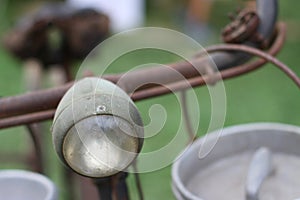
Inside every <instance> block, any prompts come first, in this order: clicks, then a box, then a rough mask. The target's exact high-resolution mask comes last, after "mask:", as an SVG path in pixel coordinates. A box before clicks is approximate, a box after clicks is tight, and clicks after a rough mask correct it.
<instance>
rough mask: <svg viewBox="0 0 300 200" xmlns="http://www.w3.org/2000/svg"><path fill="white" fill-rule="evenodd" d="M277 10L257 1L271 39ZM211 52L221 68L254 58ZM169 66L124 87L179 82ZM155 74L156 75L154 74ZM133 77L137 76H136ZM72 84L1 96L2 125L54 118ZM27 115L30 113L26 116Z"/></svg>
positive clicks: (179, 66) (188, 70)
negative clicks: (157, 82)
mask: <svg viewBox="0 0 300 200" xmlns="http://www.w3.org/2000/svg"><path fill="white" fill-rule="evenodd" d="M277 9H278V5H277V0H269V1H265V0H257V12H258V15H259V17H260V24H259V27H258V34H259V35H260V36H261V37H262V38H263V39H264V40H270V39H271V36H272V33H273V31H274V26H275V22H276V19H277V12H278V11H277ZM244 44H245V45H249V46H255V47H257V46H258V44H257V43H255V42H250V41H245V42H244ZM209 55H210V57H211V58H212V60H213V61H214V62H215V64H216V65H217V68H218V69H219V70H220V71H222V70H225V69H228V68H231V67H233V66H235V65H239V64H240V63H241V62H242V63H244V62H246V61H247V60H248V59H249V58H250V56H249V55H248V54H246V53H233V52H228V51H222V52H213V53H211V54H209ZM208 59H209V58H207V57H206V58H204V59H202V60H201V59H200V60H199V62H203V63H205V62H210V61H208ZM170 67H172V68H173V69H175V70H177V71H178V72H179V73H181V74H182V75H183V76H184V77H185V78H197V77H198V76H200V74H199V72H196V73H195V68H194V67H193V66H191V64H190V63H189V62H179V63H175V64H171V65H170ZM165 69H166V68H161V67H154V68H146V69H142V70H139V71H133V72H130V73H129V75H127V79H123V80H122V81H123V82H122V83H121V84H120V85H121V87H122V86H123V87H122V88H123V89H125V90H126V91H127V92H132V90H133V89H134V88H135V87H136V86H137V85H139V84H141V83H142V82H143V81H146V82H147V83H148V82H155V80H160V82H161V80H165V81H166V83H174V82H176V81H178V80H176V78H174V77H173V78H172V77H171V78H168V77H169V75H168V74H167V73H164V72H165ZM151 74H155V76H151ZM121 76H122V74H115V75H104V76H103V77H102V78H104V79H107V80H110V81H112V82H114V83H116V82H118V80H119V78H120V77H121ZM132 77H134V79H132ZM72 84H73V83H67V84H66V85H63V86H60V87H57V88H53V89H47V90H40V91H34V92H30V93H27V94H23V95H19V96H13V97H7V98H3V99H0V105H1V107H0V127H1V125H2V127H5V126H4V125H5V123H6V122H7V121H4V120H9V118H8V117H11V118H13V117H14V118H16V117H19V118H20V122H22V120H23V119H24V118H26V116H27V117H28V115H31V117H33V119H36V121H38V120H46V119H50V118H52V117H53V114H54V110H55V108H56V106H57V105H58V103H59V101H60V99H61V98H62V96H63V95H64V93H65V92H66V91H67V90H68V89H69V88H70V87H71V86H72ZM142 92H143V91H142ZM137 99H139V98H137ZM140 99H142V98H140ZM140 99H139V100H140ZM41 111H44V112H41ZM28 113H30V114H28ZM25 114H27V115H26V116H25ZM22 115H24V116H22ZM22 117H23V118H22ZM1 118H2V119H1ZM3 118H8V119H3ZM1 121H2V123H1ZM23 122H24V121H23ZM20 124H23V123H20Z"/></svg>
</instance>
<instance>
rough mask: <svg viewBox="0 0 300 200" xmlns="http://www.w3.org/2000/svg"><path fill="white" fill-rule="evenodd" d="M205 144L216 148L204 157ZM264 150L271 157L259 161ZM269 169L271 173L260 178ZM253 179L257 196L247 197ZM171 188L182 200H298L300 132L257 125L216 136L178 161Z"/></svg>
mask: <svg viewBox="0 0 300 200" xmlns="http://www.w3.org/2000/svg"><path fill="white" fill-rule="evenodd" d="M220 131H221V132H220ZM204 142H205V147H212V146H213V148H212V149H211V151H209V153H208V154H207V155H206V156H204V157H200V156H199V155H200V154H199V151H200V149H201V146H202V145H203V143H204ZM202 147H203V146H202ZM205 147H203V148H205ZM261 148H264V149H267V150H268V152H269V154H268V153H267V154H266V151H265V154H264V155H258V156H257V154H260V153H257V151H260V150H259V149H261ZM266 155H267V156H266ZM254 157H255V158H254ZM257 157H258V161H257V160H255V159H257ZM259 157H260V158H259ZM268 160H269V161H268ZM268 162H269V163H268ZM253 163H254V164H253ZM266 164H269V165H270V166H271V167H270V169H269V172H268V173H265V174H264V173H261V172H263V170H265V169H266V166H269V165H266ZM250 166H252V167H250ZM257 167H258V168H257ZM264 167H265V168H264ZM253 169H254V170H253ZM257 169H258V170H257ZM255 170H256V171H255ZM257 171H258V173H257ZM258 175H260V176H263V175H266V176H265V177H264V178H261V179H260V177H258V178H257V176H258ZM255 176H256V177H255ZM255 178H256V179H257V180H254V184H256V183H255V181H256V182H257V183H259V184H258V186H257V188H256V189H257V191H256V192H257V194H256V195H257V196H256V197H253V196H252V197H249V194H248V193H249V189H248V188H250V190H251V187H252V186H251V184H253V180H251V179H255ZM249 179H250V180H249ZM251 181H252V183H251ZM249 182H250V186H249V185H247V184H249ZM246 188H247V190H246ZM252 188H253V187H252ZM172 189H173V193H174V195H175V197H176V199H178V200H248V199H259V200H296V199H300V128H299V127H297V126H292V125H286V124H278V123H254V124H245V125H238V126H233V127H229V128H225V129H222V130H218V131H214V132H213V133H210V134H208V135H207V138H206V139H205V137H203V138H200V139H198V140H196V141H195V142H194V143H193V144H192V145H191V146H190V147H189V148H187V149H186V150H185V151H184V152H183V153H182V154H181V155H180V156H179V157H178V159H177V160H176V162H175V163H174V164H173V167H172ZM247 195H248V196H247Z"/></svg>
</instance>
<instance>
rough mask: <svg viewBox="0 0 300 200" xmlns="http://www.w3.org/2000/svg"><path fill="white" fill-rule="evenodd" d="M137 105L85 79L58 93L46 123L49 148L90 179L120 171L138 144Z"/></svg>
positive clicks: (118, 91)
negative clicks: (49, 132) (49, 121)
mask: <svg viewBox="0 0 300 200" xmlns="http://www.w3.org/2000/svg"><path fill="white" fill-rule="evenodd" d="M143 135H144V132H143V123H142V119H141V117H140V114H139V112H138V110H137V107H136V106H135V104H134V103H133V101H132V100H131V99H130V97H129V96H128V95H127V94H126V93H125V92H124V91H123V90H122V89H121V88H119V87H118V86H116V85H114V84H113V83H111V82H109V81H106V80H103V79H100V78H85V79H83V80H81V81H79V82H77V83H76V84H74V86H73V87H72V88H70V89H69V91H68V92H67V93H66V94H65V95H64V97H63V98H62V100H61V102H60V103H59V105H58V108H57V111H56V113H55V117H54V120H53V126H52V137H53V143H54V147H55V150H56V152H57V154H58V156H59V157H60V159H61V160H62V161H63V162H64V163H65V164H66V165H67V166H69V167H70V168H72V169H73V170H74V171H76V172H77V173H79V174H81V175H84V176H88V177H94V178H100V177H107V176H111V175H114V174H116V173H118V172H120V171H123V170H125V169H126V168H127V167H128V166H129V165H130V164H131V163H132V162H133V161H134V159H135V158H136V156H137V155H138V153H139V152H140V150H141V148H142V144H143Z"/></svg>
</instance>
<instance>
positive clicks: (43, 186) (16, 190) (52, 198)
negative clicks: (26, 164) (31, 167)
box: [0, 170, 58, 200]
mask: <svg viewBox="0 0 300 200" xmlns="http://www.w3.org/2000/svg"><path fill="white" fill-rule="evenodd" d="M0 200H58V195H57V190H56V187H55V185H54V184H53V183H52V181H50V180H49V179H48V178H47V177H45V176H43V175H41V174H38V173H34V172H29V171H24V170H1V171H0Z"/></svg>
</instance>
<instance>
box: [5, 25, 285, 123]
mask: <svg viewBox="0 0 300 200" xmlns="http://www.w3.org/2000/svg"><path fill="white" fill-rule="evenodd" d="M285 32H286V28H285V25H284V24H283V23H280V24H279V25H278V33H277V38H276V40H275V41H274V42H273V45H272V47H271V48H270V49H269V51H268V53H270V54H271V55H276V54H277V53H278V52H279V50H280V48H281V47H282V46H283V43H284V39H285ZM213 50H214V51H217V49H213ZM266 62H267V61H265V60H264V59H260V60H258V61H255V62H253V63H249V64H245V65H241V66H237V67H233V68H230V69H227V70H223V71H221V77H222V79H228V78H232V77H235V76H238V75H242V74H245V73H248V72H250V71H253V70H255V69H257V68H258V67H260V66H262V65H264V64H265V63H266ZM103 78H107V79H108V80H112V82H115V81H117V79H118V77H117V76H113V75H109V76H104V77H103ZM187 80H188V81H189V84H190V85H188V84H187V82H186V80H185V81H184V83H183V84H184V85H183V84H182V83H180V82H175V83H171V84H169V85H168V86H169V87H170V88H171V89H172V90H173V91H178V90H181V89H185V88H188V87H190V86H193V87H195V86H200V85H204V84H205V80H207V77H195V78H191V79H187ZM71 86H72V83H69V84H66V85H64V86H61V87H58V88H55V89H48V90H43V91H36V92H31V93H28V94H24V95H20V96H15V97H8V98H3V99H0V106H1V107H0V119H1V118H4V117H10V118H7V119H2V120H0V128H8V127H11V126H16V125H21V124H28V123H32V122H37V121H43V120H47V119H51V118H52V117H53V115H54V110H52V111H45V112H40V111H43V110H50V109H55V108H56V106H57V104H58V102H59V101H60V99H61V98H62V96H63V95H64V94H65V92H66V91H67V90H68V89H69V88H70V87H71ZM169 92H170V89H168V88H166V87H164V86H156V87H153V88H148V89H143V90H140V91H136V92H135V93H133V94H132V96H131V97H132V99H133V100H134V101H139V100H143V99H146V98H151V97H155V96H158V95H162V94H167V93H169ZM31 100H35V101H34V102H32V101H31ZM33 112H39V113H34V114H28V113H33ZM51 112H52V114H51ZM14 115H22V116H18V117H11V116H14Z"/></svg>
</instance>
